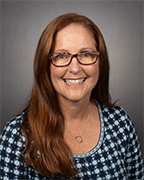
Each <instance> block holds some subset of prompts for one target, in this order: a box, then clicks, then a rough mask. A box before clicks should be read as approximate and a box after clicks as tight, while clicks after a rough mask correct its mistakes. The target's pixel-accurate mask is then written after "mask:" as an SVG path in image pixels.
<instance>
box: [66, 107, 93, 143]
mask: <svg viewBox="0 0 144 180" xmlns="http://www.w3.org/2000/svg"><path fill="white" fill-rule="evenodd" d="M90 107H91V105H89V112H90ZM89 112H88V117H87V123H86V126H85V129H84V132H83V133H82V135H77V136H74V135H73V134H72V133H71V132H70V131H69V130H68V129H67V128H65V129H66V130H67V132H68V133H69V134H70V135H72V136H73V137H74V138H75V141H76V142H77V143H82V142H83V138H82V136H83V135H84V134H85V132H86V128H87V125H88V121H89Z"/></svg>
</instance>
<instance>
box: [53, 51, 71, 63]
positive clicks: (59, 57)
mask: <svg viewBox="0 0 144 180" xmlns="http://www.w3.org/2000/svg"><path fill="white" fill-rule="evenodd" d="M51 60H52V63H53V64H54V65H56V66H65V65H67V64H68V63H69V61H70V55H69V54H67V53H55V54H53V55H52V56H51Z"/></svg>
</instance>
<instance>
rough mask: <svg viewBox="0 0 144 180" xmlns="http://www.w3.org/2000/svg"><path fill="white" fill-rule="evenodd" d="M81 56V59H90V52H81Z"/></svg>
mask: <svg viewBox="0 0 144 180" xmlns="http://www.w3.org/2000/svg"><path fill="white" fill-rule="evenodd" d="M81 56H82V57H90V56H91V53H90V52H82V54H81Z"/></svg>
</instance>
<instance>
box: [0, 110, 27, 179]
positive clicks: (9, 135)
mask: <svg viewBox="0 0 144 180" xmlns="http://www.w3.org/2000/svg"><path fill="white" fill-rule="evenodd" d="M23 115H24V113H22V114H20V115H18V116H16V117H14V118H13V119H11V120H10V121H9V122H8V123H7V124H6V126H5V128H4V129H3V132H2V134H1V136H0V161H1V169H0V179H1V178H2V177H4V179H15V178H16V179H25V174H26V172H27V170H26V166H25V164H24V157H23V155H20V153H21V152H23V150H24V148H25V137H24V135H23V134H22V133H21V132H20V129H21V124H22V121H23Z"/></svg>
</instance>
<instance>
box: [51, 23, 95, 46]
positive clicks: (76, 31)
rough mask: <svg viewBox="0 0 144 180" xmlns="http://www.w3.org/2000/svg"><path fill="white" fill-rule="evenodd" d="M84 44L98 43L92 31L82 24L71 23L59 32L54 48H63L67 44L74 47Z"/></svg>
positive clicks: (92, 44) (93, 44)
mask: <svg viewBox="0 0 144 180" xmlns="http://www.w3.org/2000/svg"><path fill="white" fill-rule="evenodd" d="M82 45H83V46H85V45H90V46H95V45H96V41H95V38H94V37H93V35H92V32H91V31H90V30H89V29H88V28H86V27H84V26H82V25H79V24H70V25H68V26H66V27H64V28H63V29H61V30H59V31H58V32H57V34H56V36H55V40H54V43H53V48H54V49H57V47H58V48H60V47H61V48H62V47H66V46H67V47H72V46H82Z"/></svg>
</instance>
